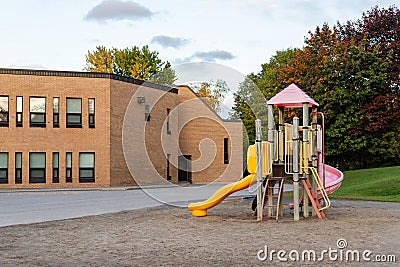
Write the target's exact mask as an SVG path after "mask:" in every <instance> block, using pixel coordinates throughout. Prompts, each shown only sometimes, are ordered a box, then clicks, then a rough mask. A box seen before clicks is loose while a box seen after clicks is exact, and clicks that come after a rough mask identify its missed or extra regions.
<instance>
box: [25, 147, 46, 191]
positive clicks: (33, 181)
mask: <svg viewBox="0 0 400 267" xmlns="http://www.w3.org/2000/svg"><path fill="white" fill-rule="evenodd" d="M35 153H40V154H44V168H31V154H35ZM46 154H47V153H46V152H29V183H30V184H45V183H46V180H47V177H46V157H47V155H46ZM34 171H42V172H43V177H39V178H37V177H32V172H34ZM34 179H38V180H34ZM39 179H42V180H39Z"/></svg>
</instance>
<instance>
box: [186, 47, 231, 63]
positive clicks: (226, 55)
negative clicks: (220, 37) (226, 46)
mask: <svg viewBox="0 0 400 267" xmlns="http://www.w3.org/2000/svg"><path fill="white" fill-rule="evenodd" d="M192 58H198V59H201V60H204V61H211V62H214V61H215V60H217V59H220V60H230V59H234V58H235V56H234V55H233V54H232V53H231V52H228V51H223V50H212V51H208V52H199V51H198V52H196V53H194V54H193V56H192Z"/></svg>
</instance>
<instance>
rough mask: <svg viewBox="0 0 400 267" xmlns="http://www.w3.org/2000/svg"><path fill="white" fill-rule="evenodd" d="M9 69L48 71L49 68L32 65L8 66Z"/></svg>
mask: <svg viewBox="0 0 400 267" xmlns="http://www.w3.org/2000/svg"><path fill="white" fill-rule="evenodd" d="M7 68H10V69H28V70H48V68H47V67H45V66H43V65H40V64H32V65H14V64H13V65H8V66H7Z"/></svg>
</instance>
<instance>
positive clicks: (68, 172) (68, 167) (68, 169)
mask: <svg viewBox="0 0 400 267" xmlns="http://www.w3.org/2000/svg"><path fill="white" fill-rule="evenodd" d="M65 182H67V183H72V152H67V154H66V155H65Z"/></svg>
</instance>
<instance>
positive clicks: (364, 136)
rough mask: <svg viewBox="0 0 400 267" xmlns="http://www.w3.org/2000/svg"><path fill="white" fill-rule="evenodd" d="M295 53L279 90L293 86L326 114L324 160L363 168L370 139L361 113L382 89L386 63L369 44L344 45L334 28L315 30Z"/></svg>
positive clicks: (345, 43) (281, 74)
mask: <svg viewBox="0 0 400 267" xmlns="http://www.w3.org/2000/svg"><path fill="white" fill-rule="evenodd" d="M305 42H306V46H305V47H304V48H303V49H302V50H299V51H298V52H297V53H296V58H295V59H294V60H293V63H294V64H293V65H292V66H289V67H287V68H284V69H283V70H282V71H281V73H280V75H279V80H280V83H281V84H282V87H283V86H286V85H288V83H291V82H296V83H297V84H298V85H299V87H300V88H302V89H303V90H304V91H305V92H306V93H308V94H309V95H310V96H311V97H313V98H314V99H315V100H316V101H317V102H318V103H319V104H320V105H321V108H320V110H322V111H323V112H324V113H325V115H326V124H325V129H326V135H327V137H326V155H327V156H328V157H329V158H330V159H331V160H333V161H335V162H337V163H338V164H340V165H341V166H342V167H345V168H359V167H366V166H367V161H366V157H367V154H368V148H369V146H370V145H371V144H370V143H371V142H372V140H371V139H372V138H373V136H371V135H369V134H368V132H367V131H366V130H365V125H364V124H363V123H362V121H363V120H364V117H365V112H364V108H365V107H367V106H368V105H371V101H372V100H373V99H374V98H375V97H377V96H379V94H380V93H381V92H382V88H384V86H385V83H386V80H387V75H386V70H387V67H388V64H389V62H390V60H389V58H385V59H383V58H381V55H380V51H379V49H378V48H376V49H374V50H373V51H369V50H368V49H366V46H367V43H366V42H361V43H359V44H358V43H356V42H343V41H341V40H340V38H339V36H338V32H337V29H336V28H333V29H330V28H329V26H328V25H327V24H324V25H323V27H322V28H319V27H317V29H316V31H315V32H314V33H310V37H309V38H307V39H306V41H305Z"/></svg>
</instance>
